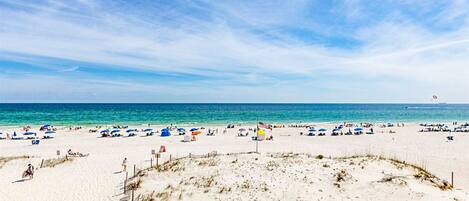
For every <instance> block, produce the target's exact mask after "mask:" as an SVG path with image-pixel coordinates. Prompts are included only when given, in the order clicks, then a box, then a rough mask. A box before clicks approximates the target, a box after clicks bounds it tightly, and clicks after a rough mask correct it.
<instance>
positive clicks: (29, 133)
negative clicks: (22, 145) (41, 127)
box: [23, 132, 36, 135]
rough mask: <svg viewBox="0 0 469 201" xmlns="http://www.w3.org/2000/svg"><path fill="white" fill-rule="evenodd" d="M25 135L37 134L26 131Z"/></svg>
mask: <svg viewBox="0 0 469 201" xmlns="http://www.w3.org/2000/svg"><path fill="white" fill-rule="evenodd" d="M23 135H36V133H35V132H26V133H23Z"/></svg>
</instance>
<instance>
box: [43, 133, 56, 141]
mask: <svg viewBox="0 0 469 201" xmlns="http://www.w3.org/2000/svg"><path fill="white" fill-rule="evenodd" d="M55 134H56V133H55V131H46V132H45V133H44V139H47V138H54V137H55Z"/></svg>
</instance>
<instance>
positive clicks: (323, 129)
mask: <svg viewBox="0 0 469 201" xmlns="http://www.w3.org/2000/svg"><path fill="white" fill-rule="evenodd" d="M319 131H327V130H326V129H325V128H321V129H319Z"/></svg>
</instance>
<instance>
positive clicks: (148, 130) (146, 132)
mask: <svg viewBox="0 0 469 201" xmlns="http://www.w3.org/2000/svg"><path fill="white" fill-rule="evenodd" d="M143 132H145V135H146V136H150V135H153V129H151V128H146V129H144V130H143Z"/></svg>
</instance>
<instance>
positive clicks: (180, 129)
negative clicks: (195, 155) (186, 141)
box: [178, 128, 186, 132]
mask: <svg viewBox="0 0 469 201" xmlns="http://www.w3.org/2000/svg"><path fill="white" fill-rule="evenodd" d="M178 131H179V132H181V131H186V129H184V128H178Z"/></svg>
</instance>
